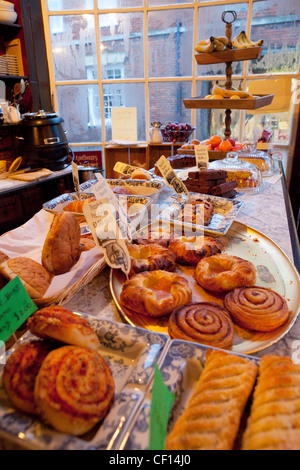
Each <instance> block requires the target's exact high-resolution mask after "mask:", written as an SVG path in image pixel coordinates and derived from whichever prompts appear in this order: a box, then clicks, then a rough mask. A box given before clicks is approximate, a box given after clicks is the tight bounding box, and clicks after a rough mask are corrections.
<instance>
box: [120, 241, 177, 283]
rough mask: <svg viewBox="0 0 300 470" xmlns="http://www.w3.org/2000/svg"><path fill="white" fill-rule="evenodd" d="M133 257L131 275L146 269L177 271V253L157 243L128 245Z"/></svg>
mask: <svg viewBox="0 0 300 470" xmlns="http://www.w3.org/2000/svg"><path fill="white" fill-rule="evenodd" d="M128 252H129V254H130V257H131V269H130V273H129V275H130V276H133V275H134V274H139V273H141V272H144V271H154V270H156V269H161V270H164V271H175V269H176V264H175V259H176V257H175V254H174V253H173V252H172V251H170V250H169V249H168V248H165V247H163V246H161V245H156V244H155V243H149V244H148V245H136V244H132V245H129V246H128Z"/></svg>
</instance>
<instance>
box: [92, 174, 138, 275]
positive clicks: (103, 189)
mask: <svg viewBox="0 0 300 470" xmlns="http://www.w3.org/2000/svg"><path fill="white" fill-rule="evenodd" d="M97 178H98V181H97V183H96V184H95V185H93V191H94V194H95V197H96V201H93V202H91V203H87V204H84V205H83V213H84V215H85V218H86V221H87V223H88V226H89V228H90V230H91V232H92V235H93V238H94V240H95V243H96V244H97V246H98V248H99V249H100V250H101V251H102V252H103V253H104V256H105V259H106V262H107V264H108V265H109V266H110V267H111V268H114V269H122V271H123V272H124V273H125V274H126V275H128V274H129V271H130V267H131V259H130V255H129V252H128V248H127V243H130V242H131V241H132V227H131V224H130V219H129V218H128V216H127V212H126V211H124V209H123V207H122V205H121V204H120V202H119V200H118V199H117V197H116V196H115V194H114V193H113V191H112V189H111V187H110V186H109V184H108V183H107V182H106V181H105V179H104V178H103V176H102V175H101V174H97Z"/></svg>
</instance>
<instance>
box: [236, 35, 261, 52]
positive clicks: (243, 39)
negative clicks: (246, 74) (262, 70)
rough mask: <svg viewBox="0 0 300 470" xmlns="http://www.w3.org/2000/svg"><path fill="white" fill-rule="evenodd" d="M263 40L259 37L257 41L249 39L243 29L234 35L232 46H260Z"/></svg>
mask: <svg viewBox="0 0 300 470" xmlns="http://www.w3.org/2000/svg"><path fill="white" fill-rule="evenodd" d="M263 42H264V41H263V40H262V39H260V40H259V41H251V40H250V39H249V38H248V36H247V34H246V33H245V31H241V32H240V33H239V34H238V35H237V36H235V37H234V38H233V40H232V46H233V47H234V48H236V49H243V48H245V47H254V46H262V45H263Z"/></svg>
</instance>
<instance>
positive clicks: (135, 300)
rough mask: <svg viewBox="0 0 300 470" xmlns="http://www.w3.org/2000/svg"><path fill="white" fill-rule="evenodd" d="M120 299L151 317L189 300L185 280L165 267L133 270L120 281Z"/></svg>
mask: <svg viewBox="0 0 300 470" xmlns="http://www.w3.org/2000/svg"><path fill="white" fill-rule="evenodd" d="M120 301H121V303H122V304H123V305H124V306H125V307H127V308H129V309H131V310H133V311H135V312H138V313H141V314H144V315H148V316H150V317H162V316H164V315H168V314H170V313H171V312H172V311H173V310H174V309H175V308H177V307H180V306H182V305H185V304H187V303H190V302H191V301H192V291H191V289H190V287H189V284H188V281H187V280H186V279H185V278H183V277H182V276H179V275H178V274H176V273H170V272H168V271H162V270H157V271H146V272H144V273H141V274H136V275H135V276H133V277H132V278H131V279H129V280H128V281H126V282H125V283H124V285H123V288H122V291H121V294H120Z"/></svg>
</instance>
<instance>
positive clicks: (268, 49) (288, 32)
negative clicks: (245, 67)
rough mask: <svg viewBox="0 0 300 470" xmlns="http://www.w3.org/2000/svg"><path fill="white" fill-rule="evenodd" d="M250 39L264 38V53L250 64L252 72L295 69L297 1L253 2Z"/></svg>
mask: <svg viewBox="0 0 300 470" xmlns="http://www.w3.org/2000/svg"><path fill="white" fill-rule="evenodd" d="M251 39H252V40H253V41H256V40H259V39H263V40H264V45H263V56H262V58H261V59H260V60H258V61H256V62H253V63H249V70H250V72H252V73H267V72H298V64H299V45H300V42H299V39H300V2H299V0H284V1H283V0H266V1H265V2H262V3H257V4H254V6H253V13H252V22H251Z"/></svg>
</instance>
